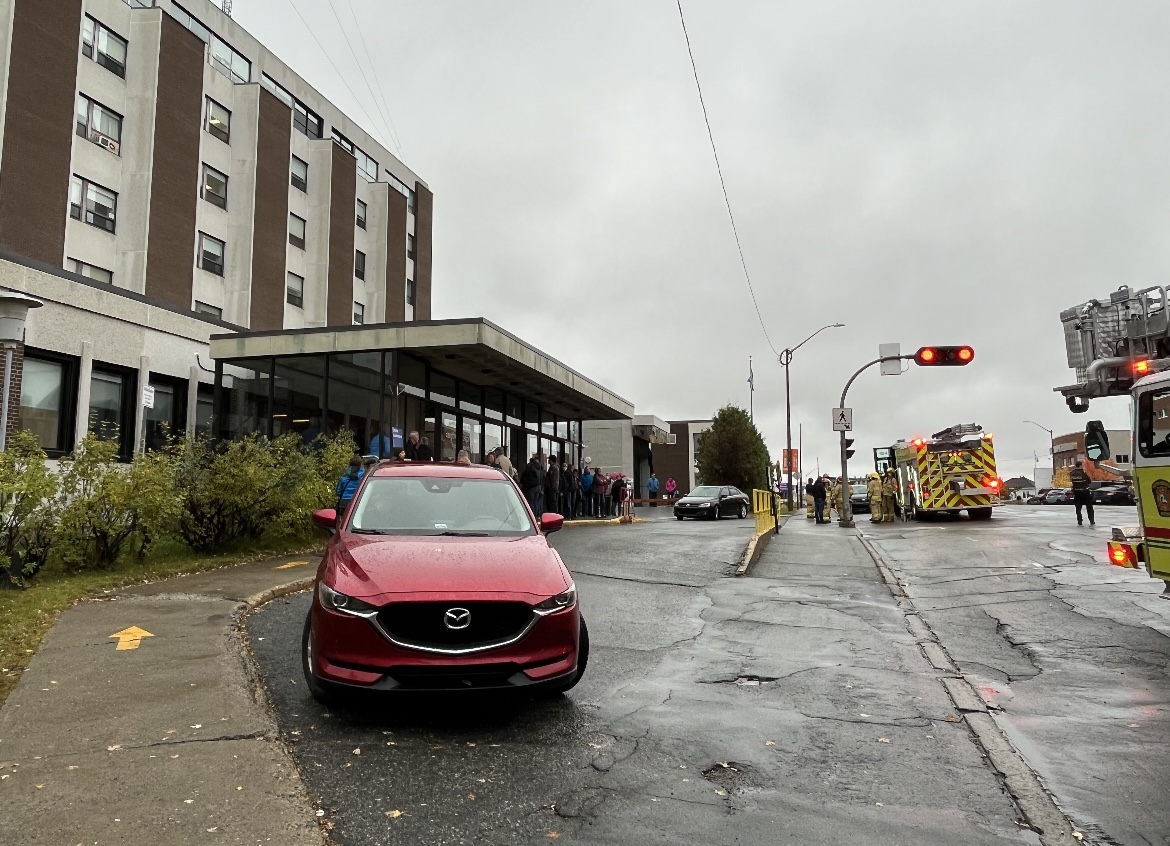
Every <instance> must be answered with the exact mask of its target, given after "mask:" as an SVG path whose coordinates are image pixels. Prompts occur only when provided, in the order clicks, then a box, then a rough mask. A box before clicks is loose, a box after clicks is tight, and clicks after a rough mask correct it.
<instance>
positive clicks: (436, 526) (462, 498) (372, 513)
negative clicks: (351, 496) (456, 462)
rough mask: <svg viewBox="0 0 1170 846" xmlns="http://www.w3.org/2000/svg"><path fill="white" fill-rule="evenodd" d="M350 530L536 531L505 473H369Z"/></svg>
mask: <svg viewBox="0 0 1170 846" xmlns="http://www.w3.org/2000/svg"><path fill="white" fill-rule="evenodd" d="M349 530H350V531H351V532H357V533H359V534H379V535H465V536H468V537H480V536H482V537H520V536H522V535H531V534H533V532H534V529H533V527H532V521H531V520H529V518H528V512H527V511H526V510H525V509H524V505H523V503H521V502H520V497H519V496H518V495H517V493H516V489H515V488H514V487H513V486H512V485H511V483H509V482H507V481H505V480H504V479H500V480H498V481H497V480H494V479H448V478H436V477H425V476H386V477H375V478H373V479H370V481H369V482H368V483H367V484H366V486H365V488H363V489H362V494H361V496H360V497H359V498H358V501H357V503H355V505H354V508H353V517H352V519H351V521H350V524H349Z"/></svg>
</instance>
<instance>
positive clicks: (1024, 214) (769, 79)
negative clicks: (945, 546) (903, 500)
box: [234, 0, 1170, 477]
mask: <svg viewBox="0 0 1170 846" xmlns="http://www.w3.org/2000/svg"><path fill="white" fill-rule="evenodd" d="M290 2H291V0H235V11H234V17H235V18H236V20H237V21H239V22H240V23H242V24H243V25H244V26H245V27H247V28H248V29H249V30H250V31H251V32H253V33H254V34H255V35H256V36H257V37H259V38H260V39H261V40H262V41H264V42H265V43H266V44H267V45H269V46H270V47H271V48H272V49H273V50H274V51H275V52H277V53H278V54H279V55H280V56H281V57H282V58H284V59H285V60H286V61H287V62H288V63H289V64H291V65H292V66H293V67H294V68H295V69H296V70H297V71H298V72H299V73H301V74H302V75H303V76H304V77H306V78H307V79H308V80H309V81H310V82H311V83H313V84H314V85H315V86H316V87H317V88H318V89H319V90H321V91H322V92H323V93H324V94H326V95H327V96H329V97H330V98H332V99H333V100H334V101H335V102H337V103H338V104H339V105H340V106H341V107H342V108H344V109H346V110H347V111H348V112H349V113H350V114H352V115H354V116H355V117H356V118H357V119H358V120H359V122H361V123H363V125H365V126H366V128H367V129H370V130H374V131H375V134H378V133H377V132H376V129H377V128H376V126H371V121H368V120H363V119H362V118H361V112H360V109H359V108H358V104H357V103H355V101H354V97H353V96H351V95H350V94H349V93H348V92H347V91H346V89H345V86H344V84H343V83H342V81H341V79H340V78H339V76H338V74H337V73H336V72H335V71H334V70H333V68H331V67H330V65H329V63H328V62H327V61H326V59H325V58H324V57H323V55H322V54H321V51H320V49H319V48H318V47H317V46H316V44H315V43H314V42H313V41H312V39H311V37H310V36H309V34H308V32H307V30H306V29H305V27H304V25H303V24H302V23H301V21H300V20H299V19H298V18H297V17H296V15H295V14H293V11H292V7H291V5H290ZM333 2H334V4H335V6H336V8H337V9H338V11H339V12H340V14H341V19H342V21H344V22H345V23H346V24H347V25H348V26H349V28H350V29H349V33H350V37H351V38H353V39H354V43H355V46H356V48H357V51H358V55H359V56H362V59H363V61H364V59H365V57H364V55H363V53H362V49H361V45H360V44H359V43H358V42H357V41H356V35H355V30H354V28H353V24H352V20H351V19H350V18H349V12H348V8H347V3H352V6H353V8H354V9H355V11H356V13H357V16H358V17H359V18H360V19H361V20H362V22H363V30H364V34H365V37H366V39H367V41H368V43H369V45H370V49H371V52H372V53H373V61H374V64H375V67H376V76H377V80H378V83H379V84H380V85H381V87H382V90H383V93H384V94H385V98H386V101H387V103H388V105H389V108H390V110H391V112H392V117H393V120H394V124H395V126H396V127H397V132H398V136H399V139H400V141H401V145H402V150H403V160H404V161H405V162H406V163H407V164H408V165H409V166H410V167H411V168H413V169H414V170H415V171H416V172H418V173H419V174H420V175H422V177H423V178H424V179H426V180H427V182H428V184H429V185H430V186H431V188H432V189H433V190H434V192H435V258H434V311H435V316H436V317H442V318H446V317H466V316H475V315H483V316H485V317H487V318H488V319H490V320H492V321H494V322H496V323H498V324H500V325H501V326H502V327H504V328H505V329H507V330H509V331H511V332H513V333H515V334H517V335H519V336H520V337H522V338H524V339H525V340H527V341H529V342H530V343H533V344H535V345H536V346H537V347H539V348H541V349H543V350H545V351H546V352H548V353H549V354H551V355H553V356H555V357H556V358H559V359H560V360H562V361H564V362H565V363H566V364H568V365H570V366H571V367H573V368H575V369H577V370H579V371H580V372H582V373H584V374H585V375H587V376H589V377H591V378H593V379H595V380H596V381H598V382H601V383H602V384H604V385H606V386H607V387H609V388H611V389H612V390H614V391H615V392H617V393H618V394H620V395H622V396H624V397H626V398H627V399H629V400H630V401H632V402H633V403H634V404H635V405H636V407H637V409H638V412H639V413H653V414H656V415H658V416H659V417H662V418H665V419H668V420H669V419H685V418H701V417H708V416H710V415H711V414H712V413H713V412H714V410H715V409H716V408H717V407H719V406H720V405H722V404H724V403H727V402H734V403H737V404H740V405H743V406H745V407H746V406H747V404H748V386H747V375H748V356H749V355H750V356H753V357H754V362H755V374H756V387H757V391H756V394H755V413H756V422H757V424H758V425H759V427H760V429H761V431H762V432H763V434H764V437H765V438H766V439H767V442H768V446H769V447H770V448H771V450H772V452H773V455H774V456H777V457H778V456H779V451H780V449H781V448H782V447H783V442H784V378H783V371H782V369H781V368H779V367H778V366H777V365H776V363H775V360H774V357H773V354H772V352H771V350H770V349H769V347H768V344H767V342H766V341H765V338H764V334H763V331H762V330H761V329H760V326H759V324H758V322H757V320H756V315H755V312H754V311H753V309H752V305H751V300H750V298H749V295H748V290H747V286H746V284H745V282H744V278H743V272H742V270H741V268H740V265H739V259H738V257H737V255H736V251H735V243H734V240H733V238H732V233H731V229H730V226H729V224H728V220H727V213H726V210H725V208H724V206H723V199H722V196H721V194H720V189H719V183H718V179H717V176H716V173H715V168H714V164H713V161H712V158H711V151H710V149H709V147H708V142H707V138H706V131H705V128H704V126H703V120H702V113H701V111H700V107H699V102H698V99H697V96H696V93H695V87H694V82H693V80H692V76H691V68H690V64H689V62H688V59H687V54H686V45H685V43H684V41H683V35H682V31H681V29H680V27H679V21H678V11H677V8H676V6H675V3H674V2H673V0H608V1H607V2H588V3H581V2H575V3H569V2H557V1H556V0H552V1H551V2H550V0H540V2H537V0H528V2H513V0H491V2H489V1H488V0H477V1H476V2H471V0H463V2H454V1H453V0H450V1H449V0H427V2H425V3H423V2H413V3H408V2H398V0H333ZM296 3H297V6H298V7H299V8H300V9H301V10H302V12H304V14H305V17H306V18H308V20H309V22H310V24H312V25H313V27H314V29H315V31H316V33H317V35H318V37H319V38H320V39H321V41H322V43H324V44H325V46H326V47H327V48H329V49H330V52H331V53H332V56H333V60H334V62H335V63H336V64H337V66H338V67H339V68H340V69H341V70H342V72H344V73H345V74H346V75H347V77H348V81H349V83H350V87H351V88H353V90H354V92H356V94H357V95H358V99H359V100H361V105H362V106H364V108H365V109H366V110H367V111H369V112H373V106H372V102H371V101H370V99H369V96H368V95H367V94H366V92H365V89H364V86H363V85H362V83H361V78H360V76H359V75H358V73H357V70H356V66H355V63H354V59H353V58H352V57H351V55H350V53H349V51H348V48H347V47H346V44H345V41H344V39H343V36H342V33H341V30H340V29H339V28H338V25H337V22H336V20H335V19H334V17H333V14H332V12H331V11H330V8H329V5H328V3H327V2H326V0H296ZM683 7H684V10H685V12H686V14H687V23H688V27H689V29H690V33H691V40H692V43H693V46H694V50H695V58H696V61H697V63H698V68H699V74H700V77H701V80H702V83H703V89H704V94H705V96H706V100H707V107H708V109H709V112H710V117H711V121H712V125H713V127H714V131H715V140H716V143H717V144H718V146H719V151H720V156H721V158H722V161H723V167H724V174H725V176H726V179H727V186H728V190H729V192H730V195H731V203H732V208H733V210H734V211H735V213H736V219H737V223H738V225H739V230H740V235H741V238H742V241H743V247H744V251H745V254H746V257H747V264H748V268H749V270H750V271H751V274H752V279H753V281H754V283H755V288H756V295H757V297H758V299H759V305H760V309H761V311H762V313H763V317H764V321H765V323H766V325H767V328H768V332H769V334H770V335H771V337H772V341H773V343H774V344H775V345H776V347H777V348H783V347H784V346H787V345H794V344H796V343H797V342H799V341H800V340H801V339H802V338H804V337H805V336H806V335H808V334H809V333H811V332H813V331H814V330H816V329H817V328H818V327H820V326H822V325H824V324H826V323H833V322H842V323H845V324H846V326H847V328H845V329H836V330H831V331H829V332H825V333H823V334H822V335H821V336H820V337H818V338H817V339H816V340H815V341H813V342H812V343H810V344H809V345H808V346H806V347H805V348H804V349H802V350H801V351H800V353H799V354H798V355H797V358H796V360H795V361H794V363H793V366H792V392H793V421H794V427H795V425H796V424H797V423H803V429H804V446H805V450H806V455H807V457H808V458H807V459H806V467H807V466H808V464H809V461H810V460H811V461H812V462H815V460H816V458H817V457H818V456H819V457H820V461H821V466H822V468H823V469H829V467H830V466H831V465H832V463H833V462H834V461H835V454H836V446H835V444H836V441H835V438H834V435H833V433H832V432H831V431H830V429H829V410H830V408H831V407H832V406H834V405H836V404H837V400H838V398H839V395H840V391H841V388H842V387H843V385H844V382H845V380H846V379H847V378H848V376H849V374H850V373H852V371H853V370H855V369H856V368H857V367H858V366H859V365H860V364H862V363H864V362H865V361H868V360H870V359H872V358H875V357H876V355H877V345H878V344H879V343H881V342H890V341H897V342H900V343H901V344H902V349H903V351H904V352H906V351H912V350H913V349H915V348H917V347H918V346H919V345H922V344H929V343H969V344H972V345H973V346H974V347H975V349H976V359H975V362H974V363H973V364H972V365H970V366H968V367H966V368H961V369H959V368H956V369H950V368H947V369H931V370H927V369H924V368H917V367H913V366H912V369H911V370H910V371H909V372H907V373H905V374H904V375H902V376H900V377H879V376H878V374H877V372H876V370H875V371H872V372H871V373H868V374H866V375H864V376H862V377H861V378H860V379H859V380H858V382H857V383H855V385H854V387H853V389H852V390H851V392H850V398H849V405H851V406H852V407H853V408H854V409H855V411H854V419H855V429H856V430H857V434H856V437H857V448H858V449H859V452H858V457H859V458H861V459H864V463H866V464H868V462H869V453H868V451H869V450H870V448H872V447H874V446H881V445H888V444H890V443H891V442H893V441H894V440H896V439H898V438H901V437H912V436H914V435H920V434H926V435H929V434H930V433H931V432H933V431H936V430H938V429H942V428H944V427H946V426H948V425H950V424H952V423H958V422H972V421H974V422H978V423H981V424H983V426H984V427H985V428H986V429H989V430H991V431H993V432H995V434H996V445H997V452H998V455H999V460H1000V461H999V464H1000V468H999V469H1000V473H1001V475H1003V476H1005V477H1007V476H1009V475H1016V474H1020V473H1024V474H1027V475H1031V470H1032V463H1033V462H1032V454H1033V451H1036V452H1039V453H1040V454H1041V456H1042V457H1043V454H1044V451H1045V450H1046V449H1047V445H1048V444H1047V435H1046V434H1045V433H1043V432H1041V431H1040V430H1039V429H1037V428H1035V427H1033V426H1030V425H1027V424H1025V423H1022V422H1021V421H1023V420H1024V419H1027V418H1030V419H1033V420H1036V421H1038V422H1040V423H1042V424H1044V425H1045V426H1048V427H1050V428H1054V429H1055V430H1056V431H1057V433H1058V434H1060V433H1061V432H1069V431H1073V430H1074V429H1077V428H1083V427H1084V423H1085V421H1086V420H1087V419H1089V418H1090V417H1091V418H1100V419H1103V420H1105V422H1106V425H1109V426H1124V425H1125V421H1126V415H1127V412H1128V402H1127V400H1125V399H1112V400H1107V401H1098V402H1096V403H1094V406H1093V409H1092V411H1091V413H1090V414H1089V415H1072V414H1071V413H1069V412H1068V411H1067V410H1066V409H1065V406H1064V402H1063V400H1062V399H1061V398H1060V397H1059V395H1057V394H1054V393H1053V392H1052V390H1051V389H1052V387H1053V386H1055V385H1061V384H1066V383H1067V382H1069V381H1071V379H1072V371H1071V370H1069V369H1068V368H1067V367H1066V365H1065V359H1064V350H1063V339H1062V335H1061V326H1060V322H1059V319H1058V312H1059V311H1060V310H1061V309H1063V308H1065V307H1068V306H1071V305H1074V304H1076V303H1080V302H1083V301H1085V300H1087V299H1089V298H1092V297H1102V296H1104V295H1106V294H1108V292H1109V291H1111V290H1113V289H1115V288H1116V287H1117V286H1118V285H1121V284H1125V283H1128V284H1133V285H1140V286H1145V285H1149V284H1153V283H1155V282H1158V283H1165V282H1167V281H1168V280H1167V275H1168V274H1167V270H1168V266H1170V240H1168V239H1167V237H1166V234H1167V232H1168V231H1170V225H1168V224H1170V205H1168V202H1167V198H1168V197H1170V152H1168V151H1170V110H1168V109H1167V108H1166V104H1167V102H1168V101H1170V97H1168V95H1170V51H1168V50H1167V49H1166V45H1167V44H1168V43H1170V5H1167V4H1166V3H1164V2H1109V3H1100V2H1079V3H1078V2H1068V0H1060V2H1028V3H1020V2H1016V0H1010V1H1005V2H987V0H980V2H966V3H958V2H949V3H935V2H924V1H922V2H877V0H858V1H857V2H827V0H817V2H803V3H795V2H779V1H778V0H768V2H729V0H720V2H710V1H709V0H701V1H700V0H689V2H686V0H684V4H683ZM382 134H385V133H382ZM623 341H624V342H626V343H625V344H624V347H623V349H622V351H621V352H618V345H619V343H620V342H623ZM794 439H795V432H794Z"/></svg>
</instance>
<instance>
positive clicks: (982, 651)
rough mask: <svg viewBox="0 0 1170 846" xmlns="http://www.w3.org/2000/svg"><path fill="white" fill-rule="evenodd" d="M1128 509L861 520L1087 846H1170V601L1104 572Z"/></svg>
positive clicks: (1141, 580)
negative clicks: (1114, 530) (1085, 516)
mask: <svg viewBox="0 0 1170 846" xmlns="http://www.w3.org/2000/svg"><path fill="white" fill-rule="evenodd" d="M1135 523H1136V515H1135V512H1134V509H1133V508H1122V507H1111V506H1110V507H1106V506H1102V507H1099V508H1098V509H1097V527H1096V528H1095V529H1091V528H1090V527H1089V526H1088V525H1087V524H1086V525H1085V526H1084V527H1078V526H1077V525H1076V519H1075V517H1074V514H1073V510H1072V508H1071V507H1070V506H1020V507H1008V508H1002V509H998V510H997V511H996V517H995V519H994V520H992V521H990V522H985V523H978V522H975V523H972V522H970V521H968V520H966V519H965V518H960V519H957V520H954V521H950V522H939V523H932V524H925V525H920V524H896V523H895V524H881V525H872V524H869V523H867V522H859V524H858V525H859V526H861V527H862V531H863V532H864V533H865V534H866V535H868V536H870V537H871V538H873V539H874V541H875V544H876V546H877V547H878V549H879V550H880V551H881V552H882V554H883V556H884V557H885V559H886V561H887V562H888V563H889V564H890V566H891V568H892V569H894V570H895V572H896V573H897V575H898V576H899V579H900V581H902V583H903V584H904V585H905V586H906V587H907V592H908V593H909V595H910V598H911V599H912V601H913V602H914V604H915V606H916V607H917V609H918V611H919V613H920V614H921V616H922V617H923V619H924V620H925V621H926V622H927V623H928V624H929V625H930V627H931V628H932V629H933V630H934V632H935V634H936V635H937V636H938V638H939V640H940V641H941V643H942V644H943V646H944V647H945V648H946V649H947V650H948V652H949V653H950V655H951V658H952V659H953V660H954V661H955V663H956V664H957V665H958V667H959V669H960V670H961V671H962V672H963V673H964V674H966V675H967V676H968V678H969V679H971V680H972V681H973V682H975V683H976V684H977V686H978V688H979V690H980V693H981V695H982V696H983V698H984V699H985V700H986V701H988V702H989V703H990V704H994V705H997V706H999V708H1000V709H1001V710H1000V711H999V713H998V714H997V715H996V719H997V722H998V723H999V725H1000V726H1001V727H1002V728H1003V729H1004V730H1005V732H1006V733H1007V734H1008V736H1009V737H1010V738H1011V740H1012V741H1013V743H1014V744H1015V745H1016V747H1017V748H1018V749H1020V751H1021V752H1023V753H1024V755H1025V757H1026V758H1027V759H1028V761H1029V763H1030V764H1031V765H1032V767H1033V768H1034V769H1035V770H1037V772H1038V773H1039V774H1040V776H1041V777H1042V779H1043V780H1044V782H1045V784H1046V785H1047V786H1048V787H1049V789H1050V790H1051V791H1052V792H1053V793H1054V794H1055V796H1056V799H1057V801H1058V804H1060V805H1061V807H1062V808H1063V810H1065V811H1066V813H1068V814H1069V815H1070V816H1071V817H1072V819H1073V820H1074V821H1075V822H1076V823H1078V824H1079V827H1080V828H1081V830H1082V831H1084V833H1085V834H1086V835H1087V837H1088V838H1090V839H1091V840H1095V841H1097V842H1101V843H1119V844H1127V846H1128V844H1134V846H1137V844H1167V843H1170V808H1168V807H1167V804H1166V797H1167V795H1168V791H1170V756H1168V755H1167V754H1166V750H1167V749H1170V678H1168V677H1167V669H1168V668H1170V601H1167V600H1165V599H1162V598H1160V597H1159V596H1158V594H1159V593H1160V592H1161V590H1162V587H1163V583H1162V582H1161V581H1155V580H1152V579H1149V578H1147V577H1146V576H1145V574H1144V573H1143V572H1137V571H1132V570H1124V569H1121V568H1118V567H1113V566H1110V565H1109V564H1108V561H1107V559H1106V557H1105V543H1106V540H1107V539H1108V533H1109V529H1110V527H1111V526H1113V525H1133V524H1135Z"/></svg>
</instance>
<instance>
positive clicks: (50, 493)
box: [0, 431, 57, 587]
mask: <svg viewBox="0 0 1170 846" xmlns="http://www.w3.org/2000/svg"><path fill="white" fill-rule="evenodd" d="M45 462H46V456H45V453H44V451H43V450H42V449H41V447H40V444H39V443H38V442H37V438H36V435H34V434H33V433H32V432H28V431H24V432H17V433H16V434H14V435H13V436H12V437H11V438H10V439H9V440H8V445H7V449H6V450H5V451H4V452H2V453H0V555H3V560H2V561H0V587H24V586H25V585H26V584H27V581H28V580H29V579H32V578H33V577H35V576H36V574H37V573H38V572H39V571H40V569H41V567H42V566H44V563H45V559H46V557H47V556H48V554H49V550H50V548H51V546H52V543H53V539H54V531H55V529H56V524H57V520H56V509H55V505H56V502H55V500H56V496H57V477H56V475H55V474H54V473H53V471H52V470H50V469H49V467H48V465H47V464H46V463H45Z"/></svg>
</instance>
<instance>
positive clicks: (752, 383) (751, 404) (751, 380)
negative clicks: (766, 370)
mask: <svg viewBox="0 0 1170 846" xmlns="http://www.w3.org/2000/svg"><path fill="white" fill-rule="evenodd" d="M755 397H756V374H755V373H753V372H752V357H751V356H750V355H749V356H748V417H750V418H751V421H752V423H755V422H756V410H755Z"/></svg>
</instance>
